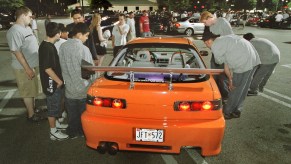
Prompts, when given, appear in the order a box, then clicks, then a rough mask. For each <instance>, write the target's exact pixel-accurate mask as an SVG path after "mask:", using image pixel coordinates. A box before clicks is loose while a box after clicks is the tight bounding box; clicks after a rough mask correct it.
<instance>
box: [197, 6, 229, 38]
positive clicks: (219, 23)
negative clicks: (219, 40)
mask: <svg viewBox="0 0 291 164" xmlns="http://www.w3.org/2000/svg"><path fill="white" fill-rule="evenodd" d="M200 22H201V23H204V25H205V26H209V30H210V32H212V33H213V34H215V35H221V36H224V35H229V34H233V31H232V28H231V25H230V23H229V22H228V21H227V20H226V19H225V18H222V17H219V18H216V17H214V16H213V15H212V14H211V13H210V12H208V11H204V12H203V13H202V14H201V17H200Z"/></svg>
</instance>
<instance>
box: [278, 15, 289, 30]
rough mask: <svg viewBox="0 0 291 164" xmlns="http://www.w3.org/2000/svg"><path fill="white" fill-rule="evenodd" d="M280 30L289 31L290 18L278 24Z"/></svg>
mask: <svg viewBox="0 0 291 164" xmlns="http://www.w3.org/2000/svg"><path fill="white" fill-rule="evenodd" d="M280 28H283V29H291V17H288V18H287V19H285V20H283V21H282V23H281V24H280Z"/></svg>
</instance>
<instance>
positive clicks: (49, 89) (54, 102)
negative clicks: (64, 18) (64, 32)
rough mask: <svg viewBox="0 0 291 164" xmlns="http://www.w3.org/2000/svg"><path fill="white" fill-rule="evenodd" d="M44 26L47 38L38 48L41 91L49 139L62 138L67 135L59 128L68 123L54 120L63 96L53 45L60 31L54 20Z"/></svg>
mask: <svg viewBox="0 0 291 164" xmlns="http://www.w3.org/2000/svg"><path fill="white" fill-rule="evenodd" d="M46 27H47V28H46V34H47V38H46V39H45V40H44V41H42V42H41V44H40V46H39V50H38V53H39V69H40V79H41V85H42V89H43V92H44V93H45V94H46V96H47V109H48V121H49V125H50V139H51V140H64V139H67V138H68V137H69V136H68V135H67V134H64V133H62V132H61V130H60V129H64V128H66V127H67V126H68V125H64V124H60V123H59V122H57V121H56V118H57V117H59V116H60V114H61V103H62V97H63V96H64V89H63V85H64V82H63V81H64V80H63V77H62V71H61V66H60V62H59V56H58V52H57V49H56V48H55V46H54V43H55V42H56V41H57V40H58V39H60V35H61V31H60V28H59V25H58V24H57V23H55V22H49V23H48V24H47V26H46Z"/></svg>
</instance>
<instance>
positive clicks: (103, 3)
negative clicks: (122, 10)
mask: <svg viewBox="0 0 291 164" xmlns="http://www.w3.org/2000/svg"><path fill="white" fill-rule="evenodd" d="M90 6H91V9H93V10H95V9H101V8H104V10H105V11H106V10H107V9H108V8H109V7H112V4H111V3H110V2H109V1H108V0H91V4H90Z"/></svg>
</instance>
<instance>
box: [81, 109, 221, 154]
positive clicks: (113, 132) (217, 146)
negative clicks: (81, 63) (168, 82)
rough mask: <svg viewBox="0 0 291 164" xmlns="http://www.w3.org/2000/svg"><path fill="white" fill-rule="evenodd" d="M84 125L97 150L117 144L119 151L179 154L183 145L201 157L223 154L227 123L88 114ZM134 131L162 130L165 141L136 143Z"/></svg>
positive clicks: (84, 116) (91, 143) (83, 121)
mask: <svg viewBox="0 0 291 164" xmlns="http://www.w3.org/2000/svg"><path fill="white" fill-rule="evenodd" d="M82 125H83V129H84V133H85V136H86V144H87V145H88V146H89V147H91V148H94V149H96V148H97V146H98V145H99V143H100V142H104V141H105V142H115V143H117V144H118V147H119V150H128V151H147V152H162V153H180V149H181V147H182V146H194V147H200V148H201V149H202V155H204V156H210V155H217V154H219V152H220V151H221V142H222V139H223V135H224V128H225V120H224V118H223V117H221V118H219V119H217V120H199V121H197V120H195V121H178V120H175V121H173V120H150V119H129V118H117V117H105V116H97V115H93V114H91V113H89V112H87V111H85V112H84V113H83V115H82ZM135 128H147V129H163V130H164V142H162V143H158V142H141V141H136V140H135Z"/></svg>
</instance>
